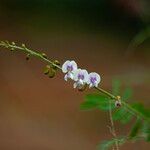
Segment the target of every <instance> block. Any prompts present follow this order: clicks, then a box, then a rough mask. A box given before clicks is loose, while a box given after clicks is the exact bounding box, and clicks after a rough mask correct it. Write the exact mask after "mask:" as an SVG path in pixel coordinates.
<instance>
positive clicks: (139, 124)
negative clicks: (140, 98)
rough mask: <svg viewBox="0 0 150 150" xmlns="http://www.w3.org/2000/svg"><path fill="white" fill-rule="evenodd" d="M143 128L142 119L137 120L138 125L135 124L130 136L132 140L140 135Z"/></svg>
mask: <svg viewBox="0 0 150 150" xmlns="http://www.w3.org/2000/svg"><path fill="white" fill-rule="evenodd" d="M141 127H142V121H141V119H137V121H136V123H135V124H134V126H133V128H132V130H131V132H130V134H129V139H130V140H131V139H134V138H135V137H136V136H137V135H138V133H139V131H140V129H141Z"/></svg>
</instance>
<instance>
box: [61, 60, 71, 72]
mask: <svg viewBox="0 0 150 150" xmlns="http://www.w3.org/2000/svg"><path fill="white" fill-rule="evenodd" d="M69 64H70V61H69V60H67V61H65V62H64V64H63V65H62V72H63V73H67V72H68V70H67V66H68V65H69Z"/></svg>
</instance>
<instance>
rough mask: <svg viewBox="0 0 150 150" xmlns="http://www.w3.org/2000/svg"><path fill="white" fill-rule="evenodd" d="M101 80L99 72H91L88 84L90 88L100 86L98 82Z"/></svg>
mask: <svg viewBox="0 0 150 150" xmlns="http://www.w3.org/2000/svg"><path fill="white" fill-rule="evenodd" d="M100 81H101V77H100V75H99V74H98V73H96V72H91V73H90V74H89V79H88V82H87V83H88V84H89V88H91V87H98V84H99V83H100Z"/></svg>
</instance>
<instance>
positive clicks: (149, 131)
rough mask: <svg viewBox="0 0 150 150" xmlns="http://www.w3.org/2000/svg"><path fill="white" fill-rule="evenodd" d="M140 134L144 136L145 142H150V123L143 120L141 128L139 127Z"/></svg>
mask: <svg viewBox="0 0 150 150" xmlns="http://www.w3.org/2000/svg"><path fill="white" fill-rule="evenodd" d="M141 132H142V134H144V136H145V140H146V141H147V142H150V123H148V122H144V123H143V126H142V129H141Z"/></svg>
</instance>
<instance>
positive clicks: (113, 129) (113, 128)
mask: <svg viewBox="0 0 150 150" xmlns="http://www.w3.org/2000/svg"><path fill="white" fill-rule="evenodd" d="M109 119H110V124H111V126H109V130H110V133H111V134H112V136H113V137H114V139H115V146H116V150H119V144H118V140H117V134H116V130H115V125H114V121H113V118H112V108H111V102H110V103H109ZM113 149H114V148H113Z"/></svg>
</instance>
